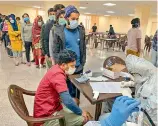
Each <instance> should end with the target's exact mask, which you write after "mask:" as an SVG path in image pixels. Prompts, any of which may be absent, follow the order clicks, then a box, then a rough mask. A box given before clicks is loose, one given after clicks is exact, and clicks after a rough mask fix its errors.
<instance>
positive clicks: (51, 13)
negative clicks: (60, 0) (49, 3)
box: [48, 8, 55, 20]
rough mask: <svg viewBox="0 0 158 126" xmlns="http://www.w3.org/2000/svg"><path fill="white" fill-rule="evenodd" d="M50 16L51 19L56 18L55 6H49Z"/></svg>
mask: <svg viewBox="0 0 158 126" xmlns="http://www.w3.org/2000/svg"><path fill="white" fill-rule="evenodd" d="M48 17H49V20H55V11H54V9H53V8H49V10H48Z"/></svg>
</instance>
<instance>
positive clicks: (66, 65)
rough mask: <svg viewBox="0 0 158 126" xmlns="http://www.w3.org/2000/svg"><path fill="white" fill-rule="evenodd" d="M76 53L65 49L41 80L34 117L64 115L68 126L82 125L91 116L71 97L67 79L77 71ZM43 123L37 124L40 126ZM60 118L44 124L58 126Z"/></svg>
mask: <svg viewBox="0 0 158 126" xmlns="http://www.w3.org/2000/svg"><path fill="white" fill-rule="evenodd" d="M76 57H77V56H76V54H75V52H73V51H71V50H63V51H61V52H60V53H59V55H58V62H57V65H54V66H53V67H52V68H51V69H50V70H48V72H47V73H46V75H45V76H44V77H43V79H42V80H41V82H40V84H39V86H38V89H37V92H36V95H35V103H34V117H35V118H39V117H48V116H55V115H60V114H61V115H64V116H65V120H66V125H67V126H81V125H83V124H85V123H86V122H87V121H88V120H89V118H88V114H87V112H85V111H83V110H81V109H80V108H79V107H78V106H77V105H76V103H75V102H74V101H73V99H72V98H71V96H70V94H69V92H68V88H67V84H66V79H67V75H71V74H73V73H74V72H75V65H76ZM40 125H41V124H36V126H40ZM58 125H59V121H58V120H52V121H48V122H46V123H44V126H58Z"/></svg>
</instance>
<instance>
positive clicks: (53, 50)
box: [49, 5, 86, 99]
mask: <svg viewBox="0 0 158 126" xmlns="http://www.w3.org/2000/svg"><path fill="white" fill-rule="evenodd" d="M79 15H80V14H79V12H78V10H77V9H76V8H75V7H74V6H71V5H70V6H68V7H66V8H65V19H66V25H56V26H54V28H53V29H52V33H50V34H52V41H51V42H50V43H49V51H50V56H51V58H52V62H53V64H55V63H56V59H57V57H56V56H57V54H58V53H59V52H60V51H61V50H64V49H70V50H72V51H74V52H75V53H76V54H77V60H76V71H75V73H74V74H80V73H82V72H83V67H84V65H85V62H86V43H85V31H84V30H83V28H82V27H80V26H79V25H78V19H79ZM67 84H68V88H69V92H70V95H71V96H72V97H73V98H78V99H79V97H80V92H79V91H78V90H77V89H76V87H75V86H74V85H73V84H72V83H71V81H70V80H68V81H67ZM76 90H77V93H76Z"/></svg>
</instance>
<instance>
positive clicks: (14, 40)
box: [8, 14, 22, 66]
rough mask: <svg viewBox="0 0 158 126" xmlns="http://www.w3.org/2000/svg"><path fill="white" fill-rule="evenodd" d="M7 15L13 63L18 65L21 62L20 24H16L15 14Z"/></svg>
mask: <svg viewBox="0 0 158 126" xmlns="http://www.w3.org/2000/svg"><path fill="white" fill-rule="evenodd" d="M8 17H9V22H10V23H9V24H8V34H9V38H10V42H11V49H12V52H13V57H14V61H15V65H16V66H18V65H19V63H21V62H22V39H21V25H20V24H17V22H16V20H15V15H14V14H11V15H9V16H8Z"/></svg>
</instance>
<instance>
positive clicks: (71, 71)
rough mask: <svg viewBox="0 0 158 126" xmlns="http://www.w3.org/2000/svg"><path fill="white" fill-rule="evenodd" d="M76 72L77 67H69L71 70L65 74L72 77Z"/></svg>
mask: <svg viewBox="0 0 158 126" xmlns="http://www.w3.org/2000/svg"><path fill="white" fill-rule="evenodd" d="M75 70H76V68H75V67H74V68H72V67H69V69H68V70H67V71H65V73H66V74H67V75H72V74H74V72H75Z"/></svg>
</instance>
